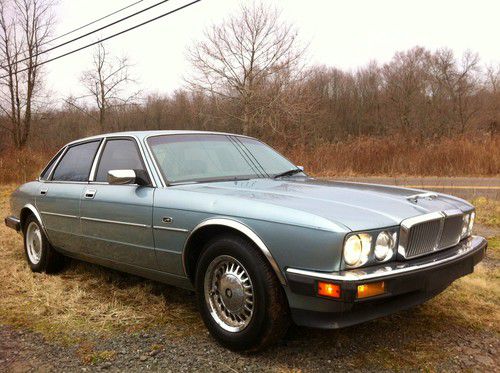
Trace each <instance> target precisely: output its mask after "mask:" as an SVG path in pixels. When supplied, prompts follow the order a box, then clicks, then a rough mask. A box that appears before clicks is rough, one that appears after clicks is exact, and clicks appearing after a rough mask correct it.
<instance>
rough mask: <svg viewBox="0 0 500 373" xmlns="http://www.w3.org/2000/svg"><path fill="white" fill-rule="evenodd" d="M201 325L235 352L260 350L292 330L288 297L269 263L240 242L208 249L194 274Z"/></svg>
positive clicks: (225, 241) (223, 240) (226, 240)
mask: <svg viewBox="0 0 500 373" xmlns="http://www.w3.org/2000/svg"><path fill="white" fill-rule="evenodd" d="M196 290H197V295H198V304H199V308H200V310H201V314H202V317H203V320H204V322H205V324H206V326H207V328H208V329H209V331H210V332H211V334H212V336H213V337H214V338H215V339H216V340H217V341H218V342H219V343H220V344H222V345H223V346H225V347H227V348H230V349H232V350H247V351H258V350H261V349H263V348H265V347H267V346H268V345H270V344H272V343H274V342H276V341H277V340H278V339H280V338H281V337H282V336H283V335H284V333H285V332H286V330H287V328H288V325H289V320H290V318H289V311H288V304H287V302H286V297H285V294H284V291H283V288H282V287H281V284H280V283H279V281H278V279H277V278H276V275H275V273H274V272H273V270H272V268H271V267H270V265H269V263H268V262H267V260H266V259H265V258H264V257H263V256H262V254H261V253H260V252H259V251H258V250H257V249H256V248H255V246H254V245H253V244H252V243H251V242H249V241H247V240H245V239H244V238H242V237H239V236H236V235H227V236H224V237H220V238H217V239H214V240H212V241H211V242H210V243H208V244H207V245H206V247H205V248H204V250H203V253H202V254H201V257H200V259H199V262H198V265H197V269H196Z"/></svg>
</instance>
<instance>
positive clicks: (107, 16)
mask: <svg viewBox="0 0 500 373" xmlns="http://www.w3.org/2000/svg"><path fill="white" fill-rule="evenodd" d="M143 1H144V0H139V1H136V2H134V3H132V4H129V5H127V6H124V7H123V8H120V9H118V10H115V11H114V12H111V13H109V14H106V15H105V16H102V17H101V18H98V19H96V20H95V21H92V22H89V23H86V24H85V25H82V26H80V27H78V28H75V29H74V30H71V31H68V32H66V33H64V34H62V35H59V36H57V37H55V38H54V39H51V40H49V41H47V42H45V43H43V44H42V45H45V44H50V43H52V42H54V41H56V40H59V39H61V38H63V37H65V36H68V35H71V34H73V33H75V32H77V31H80V30H81V29H84V28H86V27H89V26H91V25H93V24H94V23H97V22H100V21H102V20H103V19H106V18H109V17H111V16H114V15H115V14H118V13H120V12H123V11H124V10H127V9H128V8H132V7H133V6H134V5H137V4H139V3H142V2H143Z"/></svg>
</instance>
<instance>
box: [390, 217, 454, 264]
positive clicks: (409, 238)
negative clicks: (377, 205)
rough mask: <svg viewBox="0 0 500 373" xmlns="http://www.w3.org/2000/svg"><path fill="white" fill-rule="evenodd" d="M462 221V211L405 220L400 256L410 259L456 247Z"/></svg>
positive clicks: (401, 235)
mask: <svg viewBox="0 0 500 373" xmlns="http://www.w3.org/2000/svg"><path fill="white" fill-rule="evenodd" d="M462 219H463V212H462V211H460V210H449V211H444V212H434V213H431V214H426V215H421V216H417V217H414V218H410V219H406V220H404V221H403V222H402V223H401V229H400V235H399V249H398V251H399V254H400V255H402V256H403V258H405V259H410V258H416V257H418V256H422V255H426V254H430V253H432V252H434V251H438V250H443V249H446V248H448V247H451V246H455V245H456V244H458V242H459V241H460V234H461V231H462Z"/></svg>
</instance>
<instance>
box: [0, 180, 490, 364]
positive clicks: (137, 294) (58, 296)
mask: <svg viewBox="0 0 500 373" xmlns="http://www.w3.org/2000/svg"><path fill="white" fill-rule="evenodd" d="M12 190H13V186H0V211H1V214H0V215H2V216H4V215H6V214H7V212H8V203H7V197H8V195H9V194H10V192H11V191H12ZM492 203H493V202H491V201H484V203H483V204H479V206H478V212H479V214H478V215H479V216H481V215H483V216H490V217H489V218H487V219H488V220H487V221H488V222H492V223H491V224H493V225H494V226H498V218H499V216H498V210H497V209H496V208H493V209H491V208H490V207H489V206H490V205H491V204H492ZM484 206H488V207H487V208H484ZM483 211H490V212H491V214H490V215H488V214H487V213H484V214H483ZM499 252H500V239H499V238H498V237H497V238H494V239H492V240H490V248H489V251H488V254H487V255H488V258H487V259H486V261H485V263H482V264H480V265H479V266H478V267H477V268H476V271H475V273H474V274H472V275H470V276H467V277H465V278H462V279H460V280H458V281H456V282H455V283H454V284H453V285H452V286H451V287H450V289H448V290H447V291H446V292H444V293H443V294H442V295H440V296H438V297H437V298H435V299H433V300H431V301H430V302H428V303H426V304H425V305H423V306H421V307H419V308H418V310H417V311H415V312H416V313H415V314H416V315H418V317H416V318H415V317H411V318H410V319H408V317H407V316H396V318H397V317H407V318H406V319H405V320H406V321H405V322H410V324H409V325H415V327H414V328H413V327H411V328H413V329H414V332H412V333H415V336H419V335H420V334H419V330H421V328H424V327H425V328H435V330H440V331H442V332H443V333H444V332H445V330H446V329H447V328H448V327H449V326H451V325H454V326H455V325H463V326H466V327H468V328H479V329H481V330H489V331H495V332H497V333H500V312H499V310H500V307H499V306H500V286H498V285H500V283H499V276H500V270H499V267H498V257H499V256H498V253H499ZM0 294H2V296H1V297H0V319H1V320H2V323H7V324H11V325H17V326H22V327H25V328H28V329H31V330H35V331H39V332H41V333H43V334H44V335H45V336H46V337H49V338H51V339H57V340H59V341H63V342H64V341H65V342H67V343H74V342H77V341H78V342H80V346H81V347H80V353H81V355H82V360H83V361H84V362H88V363H91V364H95V363H98V362H101V361H105V360H108V359H112V358H113V354H114V351H104V352H102V351H101V352H95V350H94V348H93V347H92V346H93V344H92V343H93V342H92V341H96V339H98V338H100V337H103V336H111V335H114V333H116V332H128V331H136V330H141V329H144V328H151V327H154V328H164V329H165V330H166V331H168V333H169V334H170V335H172V336H174V337H175V336H176V335H178V336H186V335H190V334H199V333H204V332H205V331H204V329H203V326H202V323H201V321H200V317H199V315H198V313H197V311H196V309H195V305H194V299H193V297H192V296H190V295H188V293H187V292H185V291H183V290H179V289H175V288H172V287H169V286H165V285H161V284H157V283H154V282H151V281H147V280H142V279H139V278H137V277H134V276H129V275H124V274H120V273H117V272H114V271H111V270H107V269H104V268H101V267H98V266H93V265H90V264H85V263H80V262H73V263H71V265H70V266H69V268H67V269H66V270H65V271H64V272H63V273H62V274H59V275H53V276H49V275H45V274H36V273H32V272H31V271H30V270H29V269H28V267H27V265H26V263H25V259H24V254H23V252H22V241H21V237H20V236H19V235H17V234H15V233H14V232H13V231H11V230H9V229H7V228H6V227H4V226H3V225H2V226H1V227H0ZM387 320H388V319H382V320H379V321H377V322H376V323H375V324H372V326H371V327H375V328H382V329H383V325H384V324H385V323H388V322H390V321H387ZM408 328H410V326H408V325H407V329H408ZM353 330H358V331H359V330H365V329H364V328H357V329H349V328H348V329H345V330H339V331H335V332H334V334H324V335H325V336H330V335H335V338H336V339H338V340H342V339H343V338H346V339H347V340H349V339H350V338H351V337H352V334H353V333H357V332H354V331H353ZM307 333H311V334H312V335H314V333H316V332H314V331H310V332H307ZM364 333H367V331H366V330H365V331H364ZM328 338H330V337H328ZM421 339H422V338H421V337H415V338H413V337H412V338H409V339H408V340H407V341H406V342H405V345H404V346H401V348H400V349H399V350H398V351H393V350H384V349H381V350H379V351H374V352H373V353H372V354H370V357H369V359H370V361H371V362H370V361H363V359H361V360H360V359H356V360H353V364H356V366H358V367H359V366H364V364H368V366H370V364H372V365H371V366H373V364H374V361H377V362H380V366H385V367H386V368H390V369H401V368H402V367H403V368H404V367H409V366H413V367H415V366H420V367H422V366H424V367H425V366H427V365H426V364H427V362H428V361H429V359H430V358H431V357H432V356H444V355H443V354H446V351H444V350H443V349H442V346H441V345H439V344H438V343H437V342H436V343H435V344H427V343H423V342H422V343H421V342H418V343H419V344H420V345H419V348H418V354H417V355H418V356H417V355H415V354H414V353H410V351H416V350H415V348H413V347H412V345H411V344H412V343H417V342H415V341H421ZM85 346H88V351H86V350H85ZM402 351H403V352H405V351H406V352H408V353H409V355H408V357H407V359H406V360H405V359H401V353H402ZM403 355H406V353H405V354H403ZM394 364H396V365H394ZM431 365H432V364H431ZM353 367H354V366H353Z"/></svg>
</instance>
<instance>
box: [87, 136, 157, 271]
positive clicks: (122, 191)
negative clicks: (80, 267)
mask: <svg viewBox="0 0 500 373" xmlns="http://www.w3.org/2000/svg"><path fill="white" fill-rule="evenodd" d="M123 169H133V170H143V171H145V166H144V162H143V159H142V155H141V152H140V150H139V147H138V144H137V142H136V140H135V139H134V138H108V139H106V140H105V142H104V143H103V145H102V150H100V156H99V160H98V162H97V167H96V169H95V172H94V174H95V175H92V176H91V181H90V183H89V185H88V186H87V188H86V189H85V190H84V192H83V196H82V200H81V224H82V231H83V235H84V250H85V252H86V253H87V254H90V255H92V256H95V257H99V258H104V259H109V260H112V261H114V262H117V263H124V264H128V265H133V266H136V267H142V268H157V264H156V254H155V249H154V241H153V232H152V214H153V195H154V188H153V187H151V186H140V185H137V184H127V185H110V184H109V183H108V182H107V175H108V171H110V170H123Z"/></svg>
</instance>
